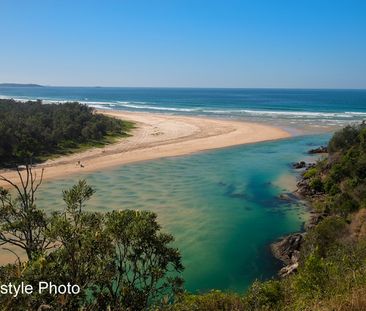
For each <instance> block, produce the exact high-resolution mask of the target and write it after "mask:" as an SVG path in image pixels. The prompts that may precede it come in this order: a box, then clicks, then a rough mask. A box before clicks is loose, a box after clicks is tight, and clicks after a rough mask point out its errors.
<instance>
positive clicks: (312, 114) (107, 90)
mask: <svg viewBox="0 0 366 311" xmlns="http://www.w3.org/2000/svg"><path fill="white" fill-rule="evenodd" d="M0 97H13V98H17V99H22V100H24V99H42V100H44V101H45V102H49V101H65V100H67V101H70V100H75V101H81V102H85V103H87V104H89V105H91V106H94V107H97V108H103V109H123V110H132V111H150V112H164V113H179V114H195V115H210V116H218V117H228V118H238V119H246V120H253V121H269V122H271V123H278V124H281V123H282V124H283V123H284V122H285V124H286V125H291V124H293V125H299V124H303V125H314V126H322V125H324V126H327V125H333V126H334V125H344V124H346V123H349V122H353V121H360V120H363V119H365V118H366V90H311V89H298V90H297V89H189V88H114V87H0Z"/></svg>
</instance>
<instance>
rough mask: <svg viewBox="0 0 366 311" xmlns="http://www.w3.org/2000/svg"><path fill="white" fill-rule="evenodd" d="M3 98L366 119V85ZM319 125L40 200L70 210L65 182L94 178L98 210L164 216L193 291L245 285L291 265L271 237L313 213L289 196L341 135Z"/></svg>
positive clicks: (10, 92)
mask: <svg viewBox="0 0 366 311" xmlns="http://www.w3.org/2000/svg"><path fill="white" fill-rule="evenodd" d="M0 96H1V97H3V98H9V97H12V98H16V99H21V100H26V99H42V100H44V102H45V103H49V102H55V101H71V100H72V101H74V100H76V101H82V102H84V103H87V104H88V105H91V106H93V107H96V108H103V109H122V110H130V111H148V112H160V113H170V114H189V115H204V116H212V117H222V118H235V119H243V120H249V121H260V122H269V123H271V124H278V125H280V126H283V127H295V128H298V127H302V128H309V127H313V128H315V129H317V127H324V128H327V129H329V128H332V126H333V127H335V128H338V127H341V126H343V125H345V124H348V123H352V122H360V121H361V120H363V119H364V118H366V91H365V90H269V89H263V90H260V89H163V88H162V89H157V88H97V87H96V88H76V87H74V88H66V87H62V88H61V87H40V88H26V87H20V88H14V87H11V88H0ZM335 128H333V130H334V129H335ZM316 131H317V130H316ZM316 131H315V132H316ZM310 132H311V131H310ZM310 132H306V133H307V135H300V134H301V133H304V132H298V134H299V135H298V136H295V137H292V138H289V139H283V140H278V141H273V142H262V143H257V144H249V145H243V146H237V147H232V148H226V149H220V150H211V151H208V152H201V153H197V154H193V155H189V156H182V157H174V158H166V159H159V160H154V161H147V162H143V163H137V164H129V165H125V166H120V167H115V168H110V169H105V170H101V171H97V172H93V173H88V174H84V175H81V176H68V177H66V178H62V179H58V180H53V181H48V182H44V184H43V185H42V187H41V190H40V192H39V194H38V201H37V204H38V205H39V206H41V207H43V208H44V209H45V210H46V211H48V212H51V211H54V210H60V209H62V208H63V203H62V199H61V191H62V189H65V188H68V187H70V186H71V185H72V184H74V183H76V181H77V180H78V179H79V178H85V179H86V180H87V182H88V183H89V184H91V185H92V186H93V187H95V189H96V194H95V195H94V198H93V199H92V200H91V201H90V204H89V207H88V209H89V210H94V211H103V212H106V211H111V210H112V209H122V208H129V209H140V210H142V209H147V210H152V211H154V212H156V213H157V215H158V221H159V222H160V223H161V224H162V227H163V230H165V231H168V232H170V233H172V234H173V235H174V237H175V242H174V246H176V247H178V248H179V249H180V251H181V253H182V257H183V263H184V265H185V267H186V269H185V271H184V273H183V277H184V279H185V281H186V288H187V289H188V290H189V291H191V292H200V291H207V290H210V289H212V288H215V289H221V290H230V291H236V292H242V291H244V290H245V289H247V287H248V286H249V285H250V284H251V283H252V282H253V281H254V280H255V279H268V278H271V277H274V276H276V273H277V271H278V269H279V268H280V267H281V264H280V263H279V262H278V261H277V260H275V259H274V258H273V257H272V256H271V253H270V249H269V245H270V243H271V242H273V241H274V240H276V239H278V238H279V237H280V236H282V235H285V234H288V233H291V232H294V231H298V230H301V228H302V226H303V224H304V221H306V219H307V216H308V211H307V208H306V206H305V204H304V202H301V201H298V200H293V199H290V200H285V199H283V197H281V194H283V193H291V192H292V191H293V190H294V187H295V184H296V179H297V177H298V175H299V172H298V171H296V170H294V169H292V167H291V163H292V162H295V161H299V160H303V159H305V160H309V161H316V159H317V157H314V156H313V157H311V156H309V155H308V154H307V151H308V150H309V149H311V148H313V147H314V146H319V145H322V144H326V142H327V141H328V139H329V138H330V136H331V133H324V131H322V130H320V129H319V132H323V133H322V134H314V131H312V133H313V134H311V135H309V133H310ZM290 198H291V196H290Z"/></svg>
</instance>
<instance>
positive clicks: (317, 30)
mask: <svg viewBox="0 0 366 311" xmlns="http://www.w3.org/2000/svg"><path fill="white" fill-rule="evenodd" d="M0 13H1V14H0V82H20V83H28V82H29V83H31V82H32V83H40V84H48V85H70V86H74V85H75V86H84V85H90V86H94V85H100V86H168V87H174V86H182V87H301V88H308V87H309V88H366V1H365V0H359V1H357V0H272V1H270V0H267V1H265V0H250V1H245V0H241V1H232V0H226V1H214V0H207V1H203V0H180V1H175V0H165V1H159V0H146V1H142V0H141V1H140V0H133V1H127V0H120V1H118V0H103V1H102V0H98V1H92V0H88V1H86V0H85V1H81V0H72V1H71V0H58V1H56V0H53V1H52V0H44V1H38V0H32V1H30V0H23V1H22V0H1V1H0Z"/></svg>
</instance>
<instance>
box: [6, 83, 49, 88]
mask: <svg viewBox="0 0 366 311" xmlns="http://www.w3.org/2000/svg"><path fill="white" fill-rule="evenodd" d="M0 87H43V85H39V84H33V83H28V84H23V83H0Z"/></svg>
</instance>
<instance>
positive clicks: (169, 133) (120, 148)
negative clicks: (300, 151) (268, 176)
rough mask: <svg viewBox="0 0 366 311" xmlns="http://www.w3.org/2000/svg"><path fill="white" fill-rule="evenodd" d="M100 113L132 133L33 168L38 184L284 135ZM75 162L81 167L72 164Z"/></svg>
mask: <svg viewBox="0 0 366 311" xmlns="http://www.w3.org/2000/svg"><path fill="white" fill-rule="evenodd" d="M103 113H105V114H107V115H110V116H113V117H116V118H121V119H124V120H131V121H133V122H135V123H136V125H137V128H136V129H134V130H133V131H132V133H131V134H132V136H131V137H128V138H123V139H121V140H119V141H118V142H116V143H115V144H111V145H108V146H105V147H103V148H93V149H90V150H88V151H85V152H82V153H77V154H73V155H67V156H62V157H59V158H57V159H53V160H48V161H46V162H45V163H42V164H39V165H37V166H36V169H41V168H45V171H44V179H51V178H58V177H66V176H69V175H72V174H78V173H85V172H92V171H96V170H101V169H104V168H107V167H113V166H117V165H123V164H128V163H133V162H139V161H146V160H152V159H157V158H163V157H172V156H180V155H187V154H191V153H194V152H199V151H203V150H210V149H216V148H224V147H229V146H234V145H241V144H247V143H254V142H260V141H266V140H274V139H280V138H285V137H288V136H290V134H289V133H287V132H286V131H284V130H282V129H279V128H276V127H272V126H268V125H263V124H257V123H249V122H239V121H231V120H218V119H209V118H203V117H202V118H201V117H189V116H172V115H162V114H151V113H140V112H139V113H135V112H120V111H103ZM78 161H80V163H81V164H82V166H81V165H78V164H77V163H78ZM0 175H3V176H5V177H7V178H9V179H11V180H17V177H16V172H14V171H10V170H0ZM0 185H2V184H1V183H0Z"/></svg>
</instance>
